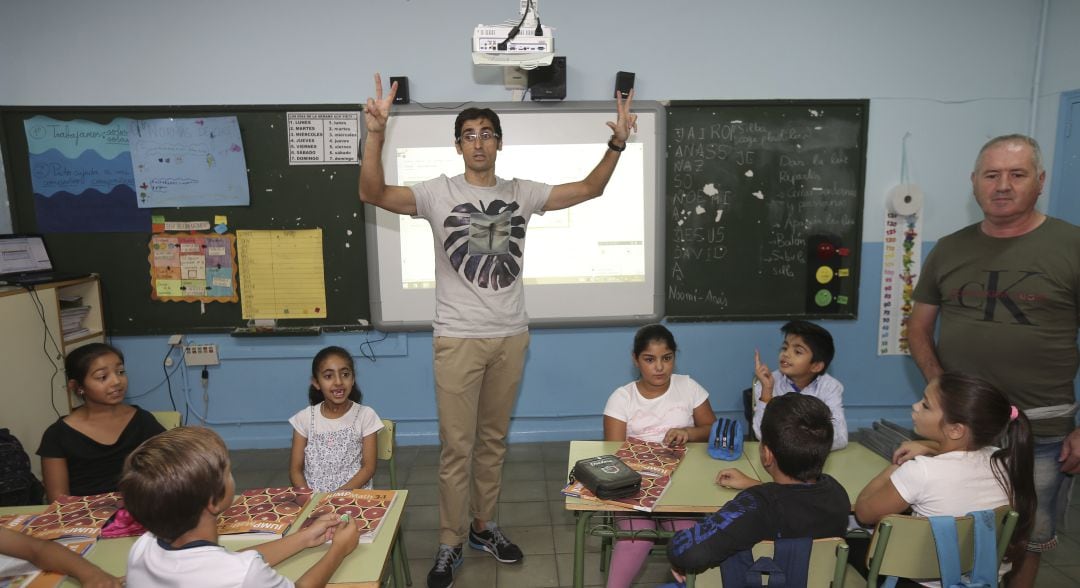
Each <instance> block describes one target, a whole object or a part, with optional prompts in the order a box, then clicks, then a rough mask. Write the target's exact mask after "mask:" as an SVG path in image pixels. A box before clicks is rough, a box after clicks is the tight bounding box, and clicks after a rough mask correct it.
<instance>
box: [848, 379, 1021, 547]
mask: <svg viewBox="0 0 1080 588" xmlns="http://www.w3.org/2000/svg"><path fill="white" fill-rule="evenodd" d="M911 408H912V413H911V420H912V423H913V424H914V426H915V432H916V433H918V434H919V435H921V436H923V437H925V438H926V439H928V440H929V441H927V442H921V441H908V442H905V443H904V444H902V445H901V446H900V448H899V449H897V450H896V453H895V454H894V455H893V465H890V466H889V467H887V468H885V470H884V471H882V472H881V473H880V474H878V476H877V477H876V478H874V479H873V480H871V481H870V483H869V484H867V485H866V487H865V488H863V490H862V492H860V493H859V498H858V499H856V501H855V516H856V518H858V519H859V521H860V522H862V523H863V524H868V525H872V524H876V523H877V522H878V521H880V520H881V519H883V518H885V516H886V515H890V514H900V513H903V512H906V511H907V510H908V509H909V508H910V509H911V510H912V511H913V512H914V513H915V514H916V515H919V516H925V517H931V516H953V517H957V516H963V515H965V514H967V513H969V512H975V511H979V510H989V509H993V508H997V507H999V506H1003V505H1006V504H1009V505H1012V508H1013V510H1015V511H1016V512H1017V513H1018V514H1019V515H1020V519H1019V521H1018V523H1017V525H1016V531H1015V532H1014V533H1013V536H1012V543H1011V544H1010V545H1009V551H1008V552H1007V555H1008V556H1009V558H1010V559H1013V558H1015V557H1019V556H1022V555H1023V553H1024V547H1025V545H1026V544H1027V537H1028V535H1029V534H1030V532H1031V527H1032V525H1033V524H1034V516H1035V482H1034V480H1035V473H1034V467H1035V466H1034V459H1035V457H1034V441H1033V440H1032V436H1031V425H1030V423H1029V422H1028V419H1027V417H1026V416H1025V415H1024V413H1023V412H1021V411H1020V410H1018V409H1017V408H1016V407H1015V406H1012V405H1011V404H1010V403H1009V399H1008V398H1007V397H1006V396H1005V394H1004V393H1003V392H1001V391H1000V390H998V389H997V388H995V387H994V386H993V385H992V384H990V383H989V382H986V381H985V380H982V379H980V378H976V377H974V376H970V375H967V374H963V373H959V372H945V373H944V374H941V375H940V376H938V377H937V378H935V379H933V380H931V381H930V383H929V384H927V385H926V390H925V391H924V392H923V398H922V399H921V400H919V401H918V402H916V403H915V404H913V405H911ZM1002 442H1004V443H1002ZM997 443H1002V444H1003V445H1004V448H1000V449H999V448H998V447H996V446H995V444H997ZM1014 561H1015V560H1014Z"/></svg>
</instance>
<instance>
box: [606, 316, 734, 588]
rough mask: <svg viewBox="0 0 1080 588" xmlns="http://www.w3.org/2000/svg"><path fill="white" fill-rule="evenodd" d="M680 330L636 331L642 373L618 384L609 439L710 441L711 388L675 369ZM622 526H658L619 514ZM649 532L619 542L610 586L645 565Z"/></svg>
mask: <svg viewBox="0 0 1080 588" xmlns="http://www.w3.org/2000/svg"><path fill="white" fill-rule="evenodd" d="M676 350H677V346H676V344H675V336H674V335H672V334H671V331H669V330H668V329H667V328H666V327H664V326H663V325H646V326H644V327H641V328H640V329H638V332H637V334H636V335H634V349H633V352H632V353H631V356H630V357H631V359H633V361H634V365H635V366H636V367H637V368H638V371H639V372H640V373H641V377H640V378H638V379H637V380H635V381H633V382H630V383H629V384H627V385H625V386H623V387H621V388H619V389H618V390H615V392H614V393H612V394H611V397H610V398H608V401H607V406H605V407H604V440H605V441H625V440H626V438H627V437H636V438H638V439H641V440H642V441H654V442H657V443H663V444H665V445H671V446H681V445H685V444H686V443H687V442H688V441H705V440H706V439H707V438H708V436H709V431H710V430H711V429H712V424H713V422H714V421H715V420H716V415H715V414H714V413H713V410H712V406H711V405H710V404H709V393H708V392H707V391H706V390H705V388H702V387H701V385H700V384H698V383H697V382H695V381H694V380H693V379H691V378H690V376H683V375H679V374H675V373H674V371H675V351H676ZM665 523H666V525H668V526H669V527H670V528H671V529H673V530H678V529H688V528H690V527H692V526H693V525H694V521H692V520H674V521H665ZM618 525H619V529H622V530H631V529H632V530H635V531H636V530H645V529H655V528H656V522H655V521H653V520H652V519H650V518H648V517H645V516H630V517H618ZM653 543H654V541H653V539H652V538H650V537H648V532H647V531H646V532H645V533H644V536H642V537H634V538H633V539H620V540H618V541H616V542H615V548H614V550H613V551H612V554H611V568H610V571H609V572H608V582H607V585H608V588H622V587H624V586H629V585H630V582H631V581H632V580H633V579H634V576H636V575H637V573H638V570H640V569H641V564H642V563H644V561H645V557H646V556H648V555H649V550H650V549H652V546H653Z"/></svg>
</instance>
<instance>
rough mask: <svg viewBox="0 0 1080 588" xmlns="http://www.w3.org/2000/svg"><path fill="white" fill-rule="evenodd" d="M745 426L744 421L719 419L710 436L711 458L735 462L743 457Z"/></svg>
mask: <svg viewBox="0 0 1080 588" xmlns="http://www.w3.org/2000/svg"><path fill="white" fill-rule="evenodd" d="M742 447H743V424H742V421H739V420H735V419H729V418H722V419H717V420H716V422H715V423H713V426H712V432H711V433H710V435H709V447H708V451H709V456H711V457H712V458H713V459H723V460H725V461H735V460H736V459H739V458H740V457H742Z"/></svg>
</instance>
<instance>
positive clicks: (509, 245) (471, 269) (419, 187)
mask: <svg viewBox="0 0 1080 588" xmlns="http://www.w3.org/2000/svg"><path fill="white" fill-rule="evenodd" d="M412 191H413V194H414V195H415V196H416V211H417V216H418V217H421V218H423V219H425V220H427V221H428V223H429V224H430V225H431V233H432V235H433V236H434V246H435V320H434V321H433V325H434V330H435V336H436V337H462V338H488V337H510V336H513V335H517V334H520V333H524V332H525V331H527V330H528V328H529V317H528V316H527V315H526V313H525V292H524V290H523V284H522V279H523V275H522V272H523V271H524V268H525V262H524V255H525V227H526V225H527V224H528V222H529V218H530V217H531V216H532V215H533V214H543V208H544V205H545V204H546V203H547V200H548V196H549V195H550V194H551V186H549V185H547V184H541V183H538V182H531V181H528V180H518V179H514V180H509V181H508V180H503V179H501V178H496V181H495V185H494V186H491V187H482V186H473V185H471V184H469V183H468V182H466V181H465V176H463V175H458V176H454V177H452V178H448V177H446V176H445V175H443V176H439V177H437V178H434V179H432V180H428V181H426V182H421V183H419V184H416V185H413V186H412Z"/></svg>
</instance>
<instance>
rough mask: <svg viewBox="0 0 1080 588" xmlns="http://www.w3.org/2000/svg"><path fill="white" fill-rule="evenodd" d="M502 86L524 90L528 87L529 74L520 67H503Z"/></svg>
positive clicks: (508, 88)
mask: <svg viewBox="0 0 1080 588" xmlns="http://www.w3.org/2000/svg"><path fill="white" fill-rule="evenodd" d="M503 86H506V89H507V90H524V89H525V88H528V87H529V74H527V73H526V72H525V70H523V69H521V68H520V67H504V68H503Z"/></svg>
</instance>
